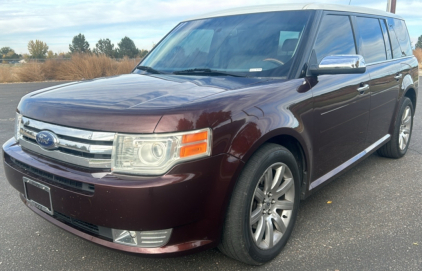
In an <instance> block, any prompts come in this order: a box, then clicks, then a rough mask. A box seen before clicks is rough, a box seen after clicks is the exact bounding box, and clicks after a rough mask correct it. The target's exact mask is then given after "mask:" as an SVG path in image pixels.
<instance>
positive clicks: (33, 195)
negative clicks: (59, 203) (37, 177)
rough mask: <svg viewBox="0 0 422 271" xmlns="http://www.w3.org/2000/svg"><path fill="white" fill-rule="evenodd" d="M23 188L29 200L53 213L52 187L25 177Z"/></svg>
mask: <svg viewBox="0 0 422 271" xmlns="http://www.w3.org/2000/svg"><path fill="white" fill-rule="evenodd" d="M23 189H24V191H25V199H26V200H27V202H28V203H29V204H30V205H31V206H33V207H35V208H37V209H40V210H41V211H43V212H46V213H47V214H49V215H53V214H54V211H53V204H52V203H51V191H50V187H48V186H46V185H44V184H42V183H39V182H36V181H34V180H31V179H29V178H26V177H23Z"/></svg>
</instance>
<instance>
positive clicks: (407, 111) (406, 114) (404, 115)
mask: <svg viewBox="0 0 422 271" xmlns="http://www.w3.org/2000/svg"><path fill="white" fill-rule="evenodd" d="M409 112H410V108H409V107H406V109H405V110H404V112H403V118H402V122H405V121H406V120H407V118H408V117H409Z"/></svg>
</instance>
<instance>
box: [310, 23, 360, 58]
mask: <svg viewBox="0 0 422 271" xmlns="http://www.w3.org/2000/svg"><path fill="white" fill-rule="evenodd" d="M314 50H315V53H316V58H317V61H318V63H320V62H321V60H322V59H323V58H324V57H326V56H328V55H348V54H356V46H355V40H354V38H353V31H352V26H351V24H350V19H349V16H341V15H326V16H324V18H323V19H322V22H321V26H320V28H319V33H318V37H317V40H316V42H315V46H314Z"/></svg>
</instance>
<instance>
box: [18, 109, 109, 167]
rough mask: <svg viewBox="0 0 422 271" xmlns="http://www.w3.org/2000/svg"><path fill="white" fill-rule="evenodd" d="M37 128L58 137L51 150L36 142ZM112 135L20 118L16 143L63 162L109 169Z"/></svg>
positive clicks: (38, 130)
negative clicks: (55, 144) (53, 148)
mask: <svg viewBox="0 0 422 271" xmlns="http://www.w3.org/2000/svg"><path fill="white" fill-rule="evenodd" d="M41 131H50V132H53V133H54V134H55V135H56V136H57V137H58V139H59V140H58V143H57V148H56V149H55V150H47V149H44V148H42V147H40V146H39V145H38V143H37V141H36V136H37V134H38V133H39V132H41ZM114 135H115V133H109V132H94V131H87V130H81V129H75V128H68V127H63V126H59V125H54V124H49V123H45V122H41V121H37V120H33V119H29V118H26V117H22V123H21V125H20V137H19V144H20V145H21V146H22V148H24V149H28V150H30V151H33V152H36V153H38V154H41V155H44V156H48V157H50V158H53V159H57V160H60V161H63V162H66V163H70V164H74V165H78V166H83V167H89V168H110V167H111V152H112V149H113V140H114Z"/></svg>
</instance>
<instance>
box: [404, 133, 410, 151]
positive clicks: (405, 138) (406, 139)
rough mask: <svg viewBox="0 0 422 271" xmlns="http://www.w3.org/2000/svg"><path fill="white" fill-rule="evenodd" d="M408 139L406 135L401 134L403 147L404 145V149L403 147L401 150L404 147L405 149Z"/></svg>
mask: <svg viewBox="0 0 422 271" xmlns="http://www.w3.org/2000/svg"><path fill="white" fill-rule="evenodd" d="M408 139H409V136H407V135H405V134H403V145H404V147H403V148H405V147H406V145H407V141H408Z"/></svg>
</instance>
